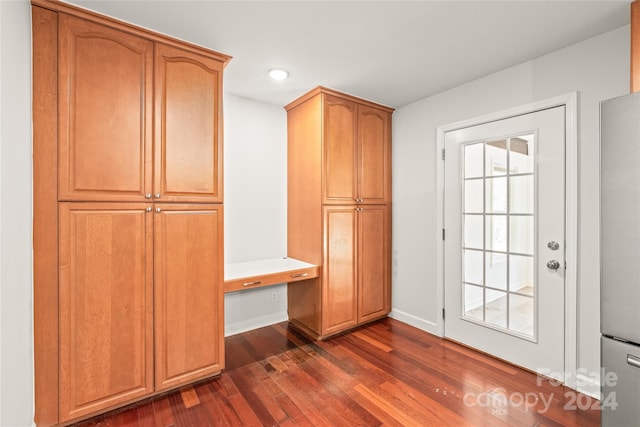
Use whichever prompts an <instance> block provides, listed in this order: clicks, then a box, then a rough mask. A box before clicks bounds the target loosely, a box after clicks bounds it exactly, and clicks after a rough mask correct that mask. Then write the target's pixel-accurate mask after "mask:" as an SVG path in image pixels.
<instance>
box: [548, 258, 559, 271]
mask: <svg viewBox="0 0 640 427" xmlns="http://www.w3.org/2000/svg"><path fill="white" fill-rule="evenodd" d="M547 268H548V269H549V270H557V269H559V268H560V263H559V262H558V261H556V260H555V259H552V260H551V261H547Z"/></svg>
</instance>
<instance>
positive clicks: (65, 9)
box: [31, 0, 233, 67]
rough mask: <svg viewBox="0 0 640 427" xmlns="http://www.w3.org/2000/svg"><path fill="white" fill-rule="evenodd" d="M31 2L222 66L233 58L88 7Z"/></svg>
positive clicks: (46, 0) (54, 1) (40, 0)
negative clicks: (188, 52) (171, 47)
mask: <svg viewBox="0 0 640 427" xmlns="http://www.w3.org/2000/svg"><path fill="white" fill-rule="evenodd" d="M31 4H32V5H33V6H39V7H42V8H45V9H49V10H52V11H54V12H61V13H66V14H69V15H73V16H77V17H79V18H83V19H86V20H89V21H93V22H96V23H99V24H106V25H109V26H110V27H112V28H116V29H118V30H121V31H126V32H128V33H131V34H135V35H137V36H139V37H144V38H146V39H149V40H152V41H156V42H160V43H165V44H168V45H171V46H174V47H179V48H181V49H183V50H188V51H191V52H197V53H200V54H202V53H206V54H207V55H208V56H210V57H212V58H214V59H217V60H218V61H221V62H222V63H223V64H224V66H225V67H226V65H227V64H228V63H229V61H231V59H232V58H233V57H232V56H230V55H227V54H224V53H220V52H217V51H215V50H212V49H210V48H208V47H205V46H200V45H197V44H195V43H190V42H188V41H185V40H181V39H179V38H177V37H172V36H168V35H166V34H162V33H158V32H155V31H152V30H149V29H146V28H141V27H139V26H137V25H134V24H130V23H128V22H124V21H121V20H119V19H116V18H112V17H110V16H107V15H103V14H100V13H97V12H94V11H92V10H89V9H85V8H82V7H80V6H76V5H71V4H69V3H65V2H62V1H59V0H31Z"/></svg>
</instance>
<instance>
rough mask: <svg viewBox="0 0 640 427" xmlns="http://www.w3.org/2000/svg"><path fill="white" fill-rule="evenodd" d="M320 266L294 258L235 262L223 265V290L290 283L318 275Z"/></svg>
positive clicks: (233, 290)
mask: <svg viewBox="0 0 640 427" xmlns="http://www.w3.org/2000/svg"><path fill="white" fill-rule="evenodd" d="M319 271H320V267H319V266H317V265H314V264H309V263H308V262H304V261H300V260H297V259H294V258H272V259H262V260H258V261H247V262H236V263H233V264H225V266H224V292H225V293H227V292H235V291H241V290H243V289H253V288H259V287H262V286H269V285H277V284H279V283H291V282H297V281H300V280H307V279H312V278H314V277H318V274H319Z"/></svg>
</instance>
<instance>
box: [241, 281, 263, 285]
mask: <svg viewBox="0 0 640 427" xmlns="http://www.w3.org/2000/svg"><path fill="white" fill-rule="evenodd" d="M260 283H262V281H260V280H256V281H255V282H247V283H243V284H242V286H254V285H259V284H260Z"/></svg>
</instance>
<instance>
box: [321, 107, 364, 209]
mask: <svg viewBox="0 0 640 427" xmlns="http://www.w3.org/2000/svg"><path fill="white" fill-rule="evenodd" d="M324 97H325V98H324V123H323V128H324V141H323V142H324V186H323V187H324V188H323V190H324V202H325V203H334V204H335V203H343V204H344V203H353V202H354V201H355V199H356V194H357V173H356V165H357V157H356V132H357V127H356V120H357V117H356V112H357V104H356V103H355V102H352V101H347V100H345V99H342V98H338V97H335V96H331V95H324Z"/></svg>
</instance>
